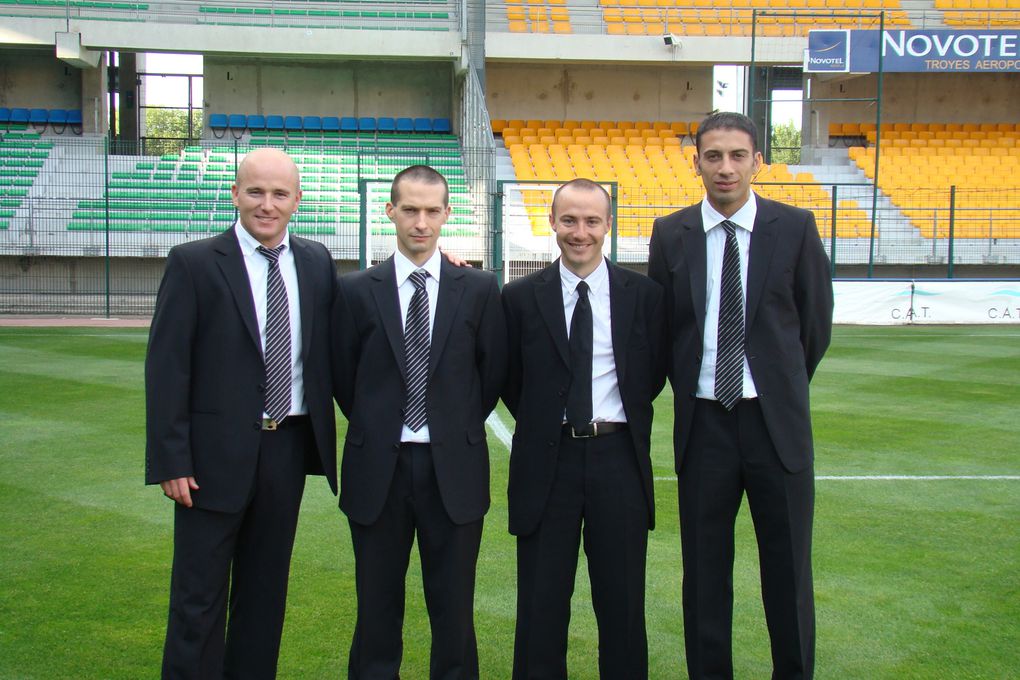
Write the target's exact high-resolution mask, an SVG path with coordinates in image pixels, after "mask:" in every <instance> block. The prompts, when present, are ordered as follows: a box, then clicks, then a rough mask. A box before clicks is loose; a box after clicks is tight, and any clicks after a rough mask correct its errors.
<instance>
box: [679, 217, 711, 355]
mask: <svg viewBox="0 0 1020 680" xmlns="http://www.w3.org/2000/svg"><path fill="white" fill-rule="evenodd" d="M681 225H682V228H681V230H680V240H681V242H682V243H683V249H684V253H683V254H684V259H685V260H686V261H687V273H688V275H689V276H690V277H691V280H690V287H691V304H692V307H693V309H694V318H695V320H696V321H697V323H698V337H704V336H705V308H706V307H707V306H708V297H707V296H708V292H707V290H706V277H707V276H708V274H707V271H706V267H707V265H706V260H707V256H706V253H705V247H706V244H705V227H704V225H703V224H702V221H701V204H700V203H697V204H695V205H694V206H692V207H691V209H690V210H689V211H688V213H687V217H686V218H685V220H684V221H683V222H682V223H681Z"/></svg>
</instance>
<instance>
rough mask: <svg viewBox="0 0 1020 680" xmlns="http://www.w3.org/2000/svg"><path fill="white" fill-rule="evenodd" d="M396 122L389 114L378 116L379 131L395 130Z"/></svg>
mask: <svg viewBox="0 0 1020 680" xmlns="http://www.w3.org/2000/svg"><path fill="white" fill-rule="evenodd" d="M396 131H397V124H396V121H394V120H393V119H392V118H390V117H389V116H385V117H380V118H379V132H396Z"/></svg>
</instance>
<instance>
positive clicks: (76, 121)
mask: <svg viewBox="0 0 1020 680" xmlns="http://www.w3.org/2000/svg"><path fill="white" fill-rule="evenodd" d="M67 124H68V125H69V126H70V127H71V132H73V133H74V134H76V135H80V134H81V130H82V122H81V109H68V110H67Z"/></svg>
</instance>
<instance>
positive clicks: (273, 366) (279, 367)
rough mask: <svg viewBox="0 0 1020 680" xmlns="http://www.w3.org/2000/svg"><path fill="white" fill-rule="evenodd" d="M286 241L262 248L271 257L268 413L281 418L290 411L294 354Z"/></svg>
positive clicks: (267, 349)
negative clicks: (283, 264)
mask: <svg viewBox="0 0 1020 680" xmlns="http://www.w3.org/2000/svg"><path fill="white" fill-rule="evenodd" d="M283 249H284V245H283V244H282V243H281V244H280V245H278V246H276V247H275V248H266V247H264V246H259V247H258V251H259V252H260V253H262V255H263V257H265V258H266V259H267V260H269V275H268V277H267V278H266V348H265V363H266V415H268V416H269V417H270V418H272V419H273V420H275V421H277V422H280V421H281V420H283V419H284V418H286V417H287V414H288V413H290V390H291V382H292V380H291V356H290V305H289V304H288V303H287V287H286V286H285V285H283V276H281V275H280V255H281V254H282V253H283Z"/></svg>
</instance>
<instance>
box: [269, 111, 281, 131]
mask: <svg viewBox="0 0 1020 680" xmlns="http://www.w3.org/2000/svg"><path fill="white" fill-rule="evenodd" d="M266 129H267V130H282V129H283V116H276V115H273V116H266Z"/></svg>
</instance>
